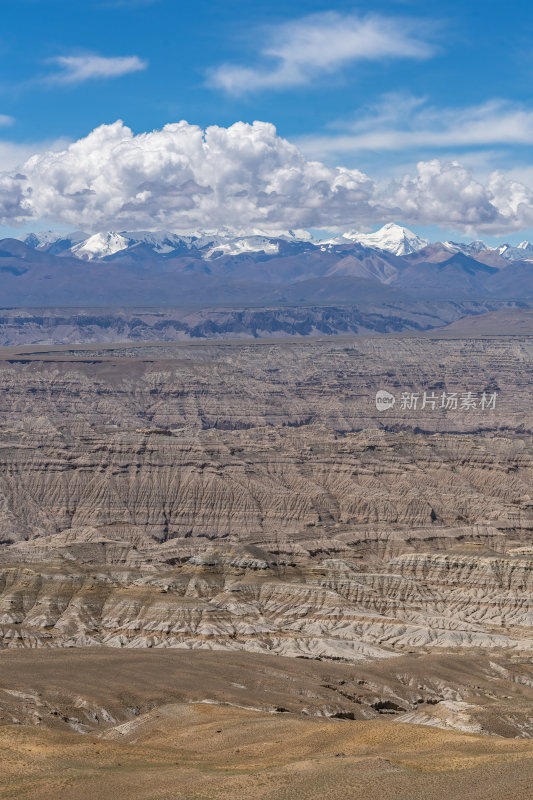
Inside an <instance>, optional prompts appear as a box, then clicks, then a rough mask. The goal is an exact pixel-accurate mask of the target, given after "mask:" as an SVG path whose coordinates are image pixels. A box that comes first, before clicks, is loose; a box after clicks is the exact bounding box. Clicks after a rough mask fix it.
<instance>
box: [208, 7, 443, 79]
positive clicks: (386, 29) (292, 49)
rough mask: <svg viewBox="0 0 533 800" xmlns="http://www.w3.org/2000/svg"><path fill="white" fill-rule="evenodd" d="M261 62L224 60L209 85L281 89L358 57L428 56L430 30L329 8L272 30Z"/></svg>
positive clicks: (355, 59)
mask: <svg viewBox="0 0 533 800" xmlns="http://www.w3.org/2000/svg"><path fill="white" fill-rule="evenodd" d="M267 42H268V43H267V46H266V47H264V48H263V49H262V50H261V63H260V64H259V65H258V66H253V67H247V66H241V65H236V64H222V65H221V66H219V67H218V68H216V69H214V70H212V71H211V72H210V74H209V83H210V84H211V85H212V86H214V87H216V88H219V89H223V90H225V91H227V92H232V93H236V94H239V93H244V92H248V91H254V90H257V89H281V88H285V87H290V86H299V85H304V84H308V83H311V82H312V81H313V80H314V79H315V78H316V77H317V76H318V75H320V74H324V73H326V74H327V73H333V72H335V71H337V70H339V69H341V68H342V67H345V66H346V65H348V64H351V63H354V62H356V61H370V60H371V61H380V60H384V59H387V58H414V59H422V58H428V57H429V56H431V55H432V53H433V52H434V47H433V46H432V45H431V43H430V42H429V41H428V30H427V28H423V27H422V26H421V25H420V23H415V22H413V21H412V20H407V19H398V18H391V17H383V16H379V15H375V14H374V15H367V16H364V17H363V16H358V15H356V14H339V13H337V12H334V11H329V12H326V13H322V14H313V15H311V16H308V17H303V18H301V19H299V20H295V21H293V22H287V23H283V24H281V25H279V26H277V27H276V28H271V29H270V30H269V31H268V34H267Z"/></svg>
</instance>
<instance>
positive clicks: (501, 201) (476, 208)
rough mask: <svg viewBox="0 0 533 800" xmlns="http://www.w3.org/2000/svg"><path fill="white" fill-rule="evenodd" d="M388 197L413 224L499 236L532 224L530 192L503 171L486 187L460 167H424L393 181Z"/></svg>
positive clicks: (436, 162) (435, 164) (428, 164)
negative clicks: (414, 173)
mask: <svg viewBox="0 0 533 800" xmlns="http://www.w3.org/2000/svg"><path fill="white" fill-rule="evenodd" d="M387 195H388V197H389V200H390V202H391V204H396V206H397V207H398V209H401V212H402V215H403V216H404V218H405V219H409V221H410V222H411V223H419V224H423V225H429V224H435V225H440V226H442V227H448V228H453V229H456V230H457V229H459V230H465V231H481V232H485V233H494V234H498V233H505V232H510V231H515V230H521V229H525V228H529V227H531V225H532V224H533V192H531V190H530V189H528V188H527V187H526V186H524V185H523V184H521V183H519V182H518V181H515V180H512V179H510V178H508V177H506V176H505V175H504V174H503V173H500V172H495V173H493V174H492V175H490V177H489V180H488V182H487V184H486V185H484V184H482V183H480V182H478V181H477V180H475V179H474V177H473V176H472V174H471V172H470V171H469V170H467V169H465V167H463V166H461V164H458V163H457V162H451V163H447V164H443V163H442V162H441V161H439V160H438V159H433V160H432V161H426V162H420V163H419V164H418V165H417V172H416V175H406V176H404V177H403V178H402V179H401V180H398V181H394V182H392V183H391V184H390V185H389V186H388V188H387Z"/></svg>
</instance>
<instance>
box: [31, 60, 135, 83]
mask: <svg viewBox="0 0 533 800" xmlns="http://www.w3.org/2000/svg"><path fill="white" fill-rule="evenodd" d="M53 63H55V64H57V65H58V66H59V67H60V68H61V70H60V71H59V72H57V73H55V74H53V75H50V76H49V77H48V78H47V80H48V81H49V82H51V83H83V82H84V81H89V80H94V79H101V78H119V77H121V76H122V75H128V74H129V73H130V72H139V71H140V70H144V69H146V68H147V66H148V62H147V61H143V60H142V59H140V58H139V57H138V56H116V57H114V58H108V57H105V56H99V55H96V54H88V55H80V56H57V58H54V59H53Z"/></svg>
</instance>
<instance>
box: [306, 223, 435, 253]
mask: <svg viewBox="0 0 533 800" xmlns="http://www.w3.org/2000/svg"><path fill="white" fill-rule="evenodd" d="M352 242H355V243H357V244H362V245H363V246H364V247H372V248H374V249H377V250H385V251H386V252H387V253H393V254H394V255H395V256H406V255H409V253H416V252H417V250H421V249H422V248H423V247H425V246H426V245H427V244H429V242H428V241H427V239H422V237H421V236H418V234H416V233H413V231H410V230H409V228H404V227H402V226H401V225H396V223H395V222H389V223H387V224H386V225H384V226H383V227H382V228H380V229H379V230H378V231H375V232H374V233H358V232H357V231H350V232H348V233H343V234H342V235H341V236H337V237H335V238H333V239H326V240H324V241H323V242H322V244H349V243H352Z"/></svg>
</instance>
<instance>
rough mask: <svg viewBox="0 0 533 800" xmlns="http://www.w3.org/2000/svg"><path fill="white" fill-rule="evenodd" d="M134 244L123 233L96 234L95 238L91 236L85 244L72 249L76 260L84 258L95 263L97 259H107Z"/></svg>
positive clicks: (81, 243) (82, 243)
mask: <svg viewBox="0 0 533 800" xmlns="http://www.w3.org/2000/svg"><path fill="white" fill-rule="evenodd" d="M131 244H132V241H131V239H127V238H126V237H125V236H123V235H122V234H121V233H115V232H114V231H110V232H109V233H95V234H94V236H89V238H88V239H86V240H85V241H84V242H80V244H77V245H75V246H74V247H73V248H72V254H73V255H75V256H76V258H82V259H84V260H85V261H93V260H94V259H97V258H105V257H106V256H112V255H113V254H114V253H118V252H119V250H125V249H126V248H127V247H130V246H131Z"/></svg>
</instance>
